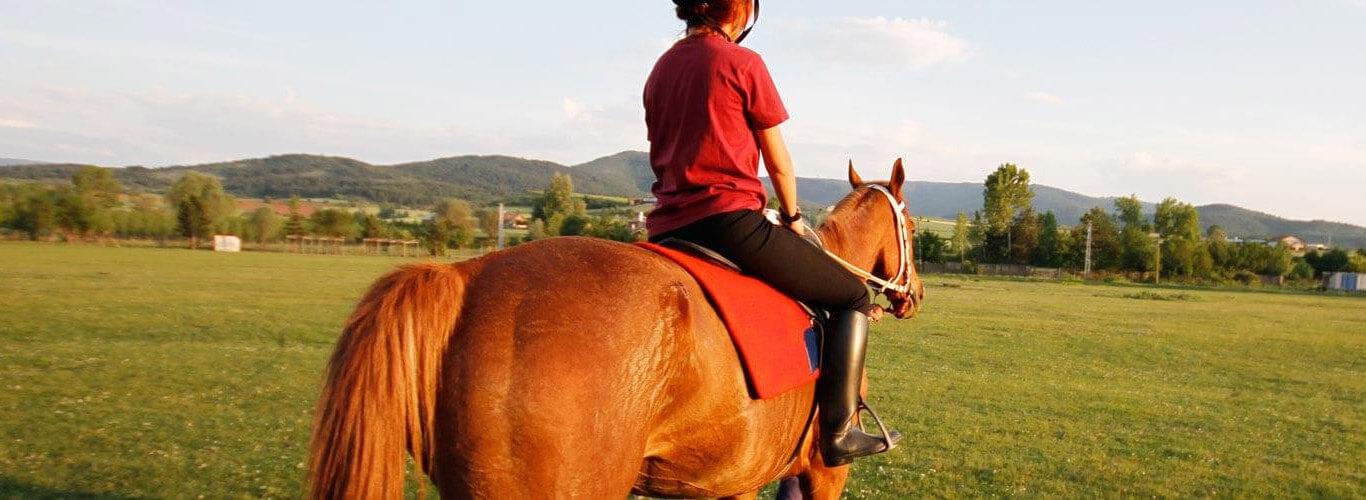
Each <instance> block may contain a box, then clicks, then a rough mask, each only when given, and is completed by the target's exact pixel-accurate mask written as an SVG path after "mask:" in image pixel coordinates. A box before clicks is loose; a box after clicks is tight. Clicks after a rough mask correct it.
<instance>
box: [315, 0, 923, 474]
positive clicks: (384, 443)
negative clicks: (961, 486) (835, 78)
mask: <svg viewBox="0 0 1366 500" xmlns="http://www.w3.org/2000/svg"><path fill="white" fill-rule="evenodd" d="M711 2H712V3H707V4H700V3H695V2H684V1H683V0H680V3H681V5H680V6H679V7H680V8H679V13H680V14H681V15H682V17H683V18H684V19H686V20H687V21H688V24H689V25H691V28H690V34H689V36H688V38H687V39H685V40H683V41H681V42H679V43H678V44H677V45H676V46H675V47H674V48H673V49H671V50H670V51H669V52H668V53H667V54H665V55H664V57H662V58H661V59H660V63H659V67H658V68H657V69H656V71H655V74H654V75H653V77H652V78H651V80H650V83H649V85H648V88H647V89H646V108H647V114H648V120H649V127H650V136H651V144H652V148H651V149H652V151H651V157H652V159H653V161H654V167H655V169H656V172H657V174H658V175H659V182H658V184H657V185H656V186H655V192H656V193H658V195H659V199H660V206H659V208H658V209H657V210H655V212H654V213H653V214H652V215H651V218H650V220H649V223H650V228H649V229H650V233H651V235H652V236H653V237H655V238H656V239H659V238H665V237H675V238H682V239H686V240H690V241H695V242H698V243H701V244H704V245H706V246H709V247H711V248H713V249H715V250H717V251H720V252H722V253H724V254H725V255H727V256H729V257H731V258H732V259H734V260H735V261H736V262H738V263H739V264H740V265H741V266H743V267H744V268H745V270H746V271H748V272H750V273H751V274H753V275H756V276H759V277H762V278H764V279H766V280H768V281H769V282H770V283H772V284H773V285H775V286H776V287H778V288H780V289H782V290H784V291H786V292H787V293H789V294H791V295H792V296H793V297H795V298H797V299H800V300H804V301H807V302H808V303H810V304H812V305H816V306H820V307H823V308H826V309H829V310H830V311H832V312H833V313H834V314H833V317H834V320H833V321H832V324H831V325H830V328H827V333H826V340H825V350H824V354H823V356H824V361H823V363H822V365H823V366H822V368H821V374H822V375H821V379H820V380H819V382H818V383H817V384H806V385H802V386H799V387H796V388H793V389H791V390H788V391H786V392H784V393H781V394H778V395H775V396H772V397H769V398H765V399H755V398H752V397H751V395H750V392H749V391H748V390H746V388H747V381H746V377H745V374H744V370H743V368H742V366H741V364H740V359H739V353H738V351H737V348H736V345H735V343H734V341H733V340H732V339H731V336H730V334H729V330H728V328H727V326H726V324H725V323H724V322H723V321H722V319H721V318H720V316H719V315H718V313H717V310H716V308H715V307H714V306H713V304H711V303H710V302H709V300H708V298H707V295H706V294H705V292H704V291H703V290H702V288H701V284H700V283H699V282H698V281H697V280H696V279H695V277H693V276H692V275H691V274H689V273H688V272H687V271H686V270H685V269H684V268H683V267H682V266H679V265H678V263H676V262H674V261H672V260H669V259H667V258H665V257H663V256H661V255H660V254H658V253H656V252H653V251H650V250H647V249H645V248H642V247H640V246H637V245H627V244H622V243H618V242H613V241H607V240H601V239H594V238H549V239H544V240H539V241H535V242H531V243H528V244H525V245H518V246H516V247H513V248H510V249H507V250H503V251H499V252H493V253H490V254H488V255H485V256H483V257H479V258H476V259H470V260H465V261H460V262H455V263H427V264H412V265H407V266H403V267H402V268H400V269H397V270H395V271H393V272H391V273H389V274H387V275H385V276H383V277H381V278H380V279H378V280H376V281H375V283H374V284H373V285H372V286H371V287H370V290H369V291H368V292H366V294H365V296H364V297H362V298H361V300H360V302H359V303H358V304H357V306H356V309H355V311H354V312H353V313H352V314H351V317H350V319H348V320H347V322H346V326H345V328H344V330H343V331H342V334H341V336H340V338H338V339H337V346H336V349H335V350H334V351H333V354H332V359H331V361H330V362H329V363H328V368H327V374H326V379H325V382H324V385H323V387H322V391H321V392H322V393H321V395H320V397H319V399H318V408H317V413H316V421H315V423H314V428H313V442H312V452H311V456H310V459H309V492H310V494H311V496H312V497H314V498H326V499H333V498H400V497H402V496H403V493H404V484H405V483H404V477H405V474H404V470H405V467H406V459H407V457H409V456H411V458H412V461H413V470H416V471H421V472H422V473H423V474H425V475H426V477H428V478H430V479H431V480H432V482H434V483H435V484H436V486H437V488H438V489H439V490H440V492H441V495H442V497H443V498H488V497H499V498H501V497H509V498H547V497H577V498H622V497H624V496H626V495H627V494H628V493H631V492H635V493H637V494H641V495H649V496H653V497H663V498H695V497H705V498H718V497H722V498H747V499H752V498H755V495H756V494H757V492H758V491H759V490H760V489H761V488H762V487H763V486H764V485H765V484H768V483H771V482H773V481H774V480H778V479H782V480H783V484H784V492H785V493H800V494H802V495H804V496H806V497H808V498H814V499H818V500H831V499H835V498H838V497H839V496H840V494H841V492H842V491H843V488H844V483H845V480H846V479H847V477H848V474H849V469H850V467H849V466H847V465H841V464H847V463H848V462H849V461H850V460H852V459H853V458H855V457H858V456H862V455H867V454H871V453H877V452H880V451H885V450H887V449H889V448H890V447H891V446H892V445H893V444H894V442H895V439H894V438H888V439H887V440H885V441H884V440H881V439H878V438H875V437H872V436H870V435H867V434H864V433H863V432H862V431H860V430H858V429H856V428H854V427H853V424H852V422H853V421H854V419H855V417H854V414H855V412H856V409H857V408H858V406H857V405H858V395H859V392H860V390H859V385H860V384H859V382H860V379H861V378H862V377H861V375H862V371H863V351H864V348H865V345H866V339H867V317H866V314H867V313H869V312H874V311H875V310H874V309H873V306H871V305H870V302H869V299H868V292H867V289H866V288H865V287H864V286H863V284H862V283H861V282H860V281H859V278H855V277H854V276H853V275H857V276H859V277H860V278H862V279H865V280H867V281H868V282H870V283H873V284H876V285H878V286H879V287H880V288H881V289H882V291H883V292H884V294H885V295H886V296H887V299H888V301H889V303H890V304H891V312H892V313H893V314H894V315H895V316H896V317H898V318H908V317H911V316H913V315H914V314H915V312H916V311H917V310H918V309H919V307H920V306H921V304H922V303H923V300H924V287H923V284H922V283H921V282H920V279H919V277H918V275H917V274H916V272H915V267H914V266H913V265H911V263H912V261H913V255H912V254H913V251H912V245H911V241H912V237H913V235H914V233H915V223H914V220H913V219H912V218H910V217H909V215H908V214H907V213H906V210H905V208H906V205H905V199H904V196H903V194H902V189H901V187H902V183H903V181H904V179H905V171H904V168H903V167H902V165H901V162H900V161H897V162H896V164H895V165H894V166H893V167H892V175H891V180H890V181H889V182H886V183H869V182H864V181H863V179H862V178H861V177H860V176H859V175H858V174H857V173H856V172H854V169H853V166H852V165H851V166H850V169H849V184H850V187H851V191H850V192H849V194H847V195H846V196H845V197H844V199H843V200H841V201H840V202H839V203H838V204H837V205H835V207H834V209H832V210H831V212H830V214H829V216H828V217H827V218H826V220H825V222H824V223H823V224H822V225H821V227H820V229H818V230H817V231H816V234H818V235H819V238H820V239H821V240H822V241H823V242H824V244H825V251H826V252H830V253H829V255H830V256H829V257H827V254H825V253H824V252H823V251H821V250H819V249H817V248H816V247H815V246H813V245H809V244H807V243H805V242H803V241H802V240H801V239H800V236H799V234H798V233H800V232H801V231H802V230H803V227H802V226H801V225H800V222H801V221H800V218H799V216H798V212H797V210H796V205H795V199H796V198H795V194H794V192H793V176H792V175H793V174H792V168H791V161H790V160H789V159H788V157H787V153H786V151H785V148H784V147H783V144H782V140H781V138H780V137H781V136H780V134H778V130H777V128H776V127H777V125H778V123H780V122H782V121H783V120H784V119H785V118H786V113H784V112H783V109H782V105H781V103H780V102H779V100H778V97H777V92H776V91H774V89H773V86H772V83H771V82H770V81H769V78H768V75H767V73H766V71H764V67H763V63H762V61H761V60H760V59H759V57H758V56H757V55H756V54H754V53H753V52H750V51H748V50H746V49H742V48H740V47H739V46H738V45H736V44H735V43H733V42H731V39H738V38H739V37H740V35H739V33H738V27H739V26H744V25H745V24H746V20H747V19H748V18H749V13H750V8H749V6H748V5H737V4H735V3H733V2H732V1H729V0H711ZM756 5H757V4H756ZM760 150H762V151H763V152H764V153H766V155H765V156H767V157H768V164H769V170H770V172H771V175H772V177H773V179H774V183H775V185H776V186H777V191H778V194H779V197H780V200H781V202H782V207H783V213H784V214H785V215H786V218H787V220H788V223H787V227H786V228H783V227H778V226H775V225H772V224H770V223H768V222H767V221H765V220H764V219H763V218H762V217H761V216H760V215H759V213H758V212H757V210H758V209H759V208H761V207H763V205H764V198H765V195H764V191H763V188H762V185H761V184H760V183H759V180H758V179H757V178H756V177H755V175H756V170H757V169H758V157H759V151H760ZM836 256H838V257H836ZM840 266H844V267H845V268H847V269H848V270H847V271H846V270H845V269H842V268H841V267H840ZM851 273H852V275H851ZM813 385H814V386H818V387H814V386H813ZM818 392H819V397H817V393H818ZM815 400H819V409H817V410H815V413H816V414H817V415H819V418H818V420H819V421H818V422H812V420H811V416H812V414H813V413H812V412H813V404H812V403H813V401H815ZM425 484H426V482H425V481H423V482H420V483H419V485H421V486H424V487H425Z"/></svg>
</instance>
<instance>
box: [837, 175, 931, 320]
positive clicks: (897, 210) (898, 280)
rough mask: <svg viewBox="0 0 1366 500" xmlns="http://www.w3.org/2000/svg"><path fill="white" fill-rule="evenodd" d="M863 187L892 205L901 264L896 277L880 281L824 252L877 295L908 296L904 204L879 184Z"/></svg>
mask: <svg viewBox="0 0 1366 500" xmlns="http://www.w3.org/2000/svg"><path fill="white" fill-rule="evenodd" d="M863 187H866V188H870V189H872V190H874V191H877V192H879V193H882V196H883V197H884V198H887V202H888V203H890V204H891V205H892V220H894V221H896V246H897V250H898V252H899V253H900V257H901V263H900V265H898V266H897V271H896V276H892V277H891V278H888V279H882V278H879V277H877V276H876V275H874V274H873V273H871V272H868V271H865V270H863V269H862V268H860V267H858V266H856V265H853V264H850V263H849V261H846V260H844V259H843V258H841V257H840V256H838V255H835V254H834V253H833V252H831V251H830V250H826V251H825V253H826V254H829V255H830V258H832V259H835V262H838V263H839V264H840V265H841V266H844V268H845V269H848V270H849V272H851V273H854V275H856V276H858V277H860V278H863V280H864V281H865V282H867V283H868V284H869V285H870V286H872V287H874V288H877V289H878V290H877V292H878V293H884V292H887V291H893V292H896V293H900V294H903V295H910V293H911V238H910V233H908V232H907V231H906V204H905V203H904V202H901V201H897V199H896V196H893V195H892V190H890V189H887V187H886V186H883V185H881V184H864V185H863Z"/></svg>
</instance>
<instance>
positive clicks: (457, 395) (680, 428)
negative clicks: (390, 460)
mask: <svg viewBox="0 0 1366 500" xmlns="http://www.w3.org/2000/svg"><path fill="white" fill-rule="evenodd" d="M460 267H461V268H462V271H463V274H464V275H465V276H467V279H468V282H467V283H466V292H465V303H464V306H463V308H462V311H461V314H460V318H459V320H458V323H457V326H456V328H455V332H454V336H453V337H452V338H451V341H450V343H449V348H448V350H447V354H446V358H445V363H444V366H445V369H444V371H445V375H444V376H443V377H444V379H443V382H444V384H443V385H442V389H441V391H442V397H441V398H440V401H439V403H438V404H439V407H438V414H437V421H438V422H439V424H438V427H439V428H440V429H441V430H439V431H438V433H437V443H438V444H437V447H438V460H437V467H438V473H437V474H436V476H437V481H438V484H440V485H442V490H443V492H459V491H469V492H474V491H486V492H491V491H499V492H503V493H517V492H523V493H528V494H531V493H539V492H545V491H554V492H556V493H558V494H561V495H570V496H604V495H606V496H612V495H615V494H618V493H620V492H623V491H625V490H626V489H630V488H631V487H632V486H635V487H637V488H638V489H640V490H641V491H647V492H655V493H673V494H681V495H686V496H719V495H721V494H724V493H726V492H725V491H719V489H724V488H726V487H728V485H729V484H732V483H737V482H746V481H751V482H752V481H753V480H754V478H752V477H748V476H753V475H754V473H744V472H743V471H738V470H736V468H734V467H729V468H727V467H726V464H736V463H742V462H739V460H747V461H749V462H754V461H755V460H756V457H762V456H764V455H765V454H768V455H773V454H774V453H773V450H772V449H766V447H771V446H774V445H775V444H778V443H775V442H774V441H775V440H778V441H783V440H785V441H792V440H794V439H793V438H792V437H791V436H790V435H791V434H792V432H791V431H788V432H782V431H777V432H775V431H773V430H772V429H766V428H758V427H764V426H772V425H774V424H775V423H778V422H773V421H772V418H771V416H772V415H785V414H794V415H795V414H800V415H799V416H798V417H795V418H796V419H797V420H800V419H801V418H802V417H805V414H804V413H803V412H802V410H803V409H800V408H799V407H800V406H802V405H803V404H809V401H810V399H809V394H806V395H805V396H803V395H802V394H800V393H803V392H809V391H805V390H798V391H794V392H797V393H799V394H796V395H794V396H792V397H786V398H780V400H776V401H774V402H755V401H752V400H750V399H749V397H748V394H747V392H746V388H745V380H744V376H743V373H742V372H741V369H740V366H739V362H738V359H737V355H736V352H735V349H734V346H733V345H732V344H731V342H730V339H729V337H728V335H727V334H726V332H725V329H724V326H723V325H722V324H721V323H720V320H719V319H718V318H717V317H716V315H715V313H714V311H712V310H711V308H710V306H709V305H708V303H707V300H706V298H705V297H704V296H703V295H702V291H701V289H700V288H699V287H698V285H697V284H696V282H695V281H693V280H692V278H691V277H690V276H688V275H687V274H686V272H684V271H683V270H682V269H681V268H679V267H678V266H676V265H674V264H673V263H672V262H670V261H668V260H666V259H664V258H661V257H660V256H658V255H657V254H654V253H653V252H650V251H647V250H644V249H641V248H637V247H633V246H631V245H624V244H620V243H613V242H607V241H602V240H593V239H587V238H556V239H551V240H546V241H542V242H535V243H531V244H527V245H522V246H519V247H515V248H513V249H510V250H508V251H505V252H499V253H496V254H491V255H490V256H487V257H484V258H481V259H476V260H474V261H470V262H468V263H464V264H461V265H460ZM804 397H805V399H804V401H805V403H802V400H803V398H804ZM793 409H797V411H795V412H793V411H791V410H793ZM783 420H784V421H783V422H781V423H780V424H783V425H779V427H791V428H797V427H799V426H800V425H801V424H802V422H795V423H793V422H791V420H793V418H786V419H783ZM779 435H781V436H780V437H772V438H766V437H765V436H779ZM791 444H792V443H791V442H785V443H782V444H779V446H791ZM779 454H781V453H779ZM760 461H762V460H760ZM770 462H771V460H770ZM773 467H774V466H773V465H768V466H766V467H765V466H762V465H761V466H759V467H757V468H759V469H765V470H767V469H771V468H773ZM764 473H766V472H764ZM761 474H762V473H761ZM760 480H762V479H760ZM508 488H512V489H511V490H509V489H508Z"/></svg>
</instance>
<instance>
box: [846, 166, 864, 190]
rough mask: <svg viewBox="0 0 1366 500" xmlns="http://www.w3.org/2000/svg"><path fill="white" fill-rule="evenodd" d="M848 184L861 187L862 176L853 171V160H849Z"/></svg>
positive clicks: (855, 187) (856, 187)
mask: <svg viewBox="0 0 1366 500" xmlns="http://www.w3.org/2000/svg"><path fill="white" fill-rule="evenodd" d="M849 186H850V187H852V188H854V189H858V188H861V187H863V178H862V177H859V175H858V172H855V171H854V160H849Z"/></svg>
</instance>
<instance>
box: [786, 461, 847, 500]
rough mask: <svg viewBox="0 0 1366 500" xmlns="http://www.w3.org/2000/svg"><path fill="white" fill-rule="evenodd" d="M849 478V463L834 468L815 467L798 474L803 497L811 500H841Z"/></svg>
mask: <svg viewBox="0 0 1366 500" xmlns="http://www.w3.org/2000/svg"><path fill="white" fill-rule="evenodd" d="M848 479H849V466H847V465H846V466H842V467H834V468H825V467H815V468H812V469H810V470H807V471H806V472H803V473H802V474H801V475H799V476H797V480H798V486H799V487H800V490H801V494H802V495H803V498H807V499H810V500H839V498H840V495H841V494H843V493H844V484H845V482H846V481H848ZM779 498H783V497H779Z"/></svg>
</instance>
